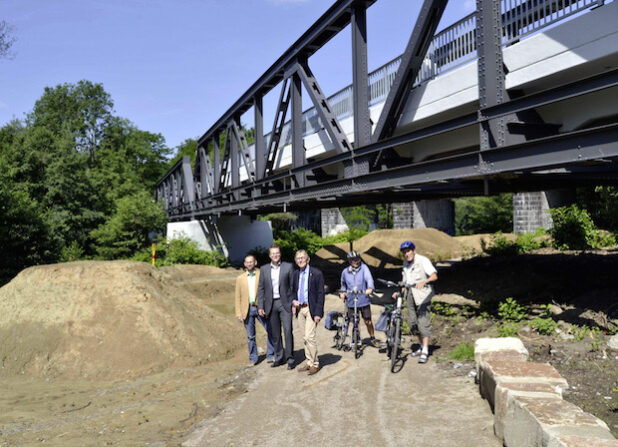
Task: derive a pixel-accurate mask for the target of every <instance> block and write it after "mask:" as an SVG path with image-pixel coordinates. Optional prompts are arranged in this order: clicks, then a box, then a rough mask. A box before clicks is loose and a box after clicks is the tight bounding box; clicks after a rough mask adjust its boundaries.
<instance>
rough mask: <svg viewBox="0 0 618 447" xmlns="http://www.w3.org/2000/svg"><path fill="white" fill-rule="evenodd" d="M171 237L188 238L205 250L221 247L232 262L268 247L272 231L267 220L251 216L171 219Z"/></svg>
mask: <svg viewBox="0 0 618 447" xmlns="http://www.w3.org/2000/svg"><path fill="white" fill-rule="evenodd" d="M167 237H168V239H178V238H181V237H188V238H190V239H192V240H193V241H195V242H197V245H198V247H199V248H200V249H202V250H217V249H218V250H221V251H222V252H223V254H224V255H225V256H227V257H228V258H229V260H230V261H231V262H232V263H235V264H238V263H242V261H243V260H244V257H245V255H246V253H247V252H248V251H249V250H251V249H253V248H256V247H263V248H268V247H269V246H270V245H272V243H273V232H272V228H271V226H270V222H268V221H260V220H251V218H250V217H249V216H220V217H215V218H211V219H207V220H190V221H186V222H169V223H168V224H167Z"/></svg>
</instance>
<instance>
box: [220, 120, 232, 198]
mask: <svg viewBox="0 0 618 447" xmlns="http://www.w3.org/2000/svg"><path fill="white" fill-rule="evenodd" d="M229 164H230V131H229V129H226V130H225V140H223V157H222V159H221V176H220V178H219V192H220V191H223V189H225V178H226V177H227V170H228V166H229Z"/></svg>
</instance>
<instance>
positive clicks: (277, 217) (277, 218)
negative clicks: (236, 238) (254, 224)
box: [258, 213, 298, 236]
mask: <svg viewBox="0 0 618 447" xmlns="http://www.w3.org/2000/svg"><path fill="white" fill-rule="evenodd" d="M258 220H269V221H270V224H271V226H272V229H273V234H274V235H275V236H278V235H279V233H280V232H282V231H291V229H292V227H293V226H294V224H295V223H296V221H297V220H298V216H297V215H296V214H294V213H270V214H266V215H264V216H259V217H258Z"/></svg>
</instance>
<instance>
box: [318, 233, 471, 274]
mask: <svg viewBox="0 0 618 447" xmlns="http://www.w3.org/2000/svg"><path fill="white" fill-rule="evenodd" d="M405 240H410V241H413V242H414V244H415V245H416V250H417V252H418V253H420V254H422V255H424V256H427V257H428V258H429V259H431V260H432V261H439V260H443V259H449V258H453V257H457V256H461V254H462V253H463V251H464V246H463V245H462V244H461V243H459V242H458V241H457V240H456V239H455V238H452V237H451V236H449V235H448V234H446V233H443V232H441V231H438V230H435V229H433V228H418V229H402V230H376V231H372V232H371V233H369V234H367V235H366V236H363V237H362V238H360V239H359V240H357V241H355V242H354V250H357V251H359V252H360V254H361V256H362V257H363V260H364V261H365V262H366V263H367V264H368V265H369V266H371V267H377V268H382V269H390V268H397V267H399V266H401V263H402V258H401V255H400V253H399V246H400V244H401V243H402V242H403V241H405ZM349 249H350V248H349V244H335V245H329V246H326V247H324V248H322V249H321V250H319V251H318V252H317V253H316V257H317V258H319V259H321V260H323V261H329V262H337V261H338V260H339V261H341V262H343V261H344V260H345V256H346V253H347V252H348V251H349Z"/></svg>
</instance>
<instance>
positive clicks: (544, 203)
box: [513, 189, 575, 233]
mask: <svg viewBox="0 0 618 447" xmlns="http://www.w3.org/2000/svg"><path fill="white" fill-rule="evenodd" d="M574 201H575V191H574V190H572V189H553V190H550V191H534V192H520V193H516V194H513V233H534V232H535V231H536V230H537V228H539V227H542V228H545V229H546V230H548V229H550V228H551V227H552V224H553V222H552V219H551V215H550V214H549V209H550V208H558V207H561V206H566V205H570V204H571V203H573V202H574Z"/></svg>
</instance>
